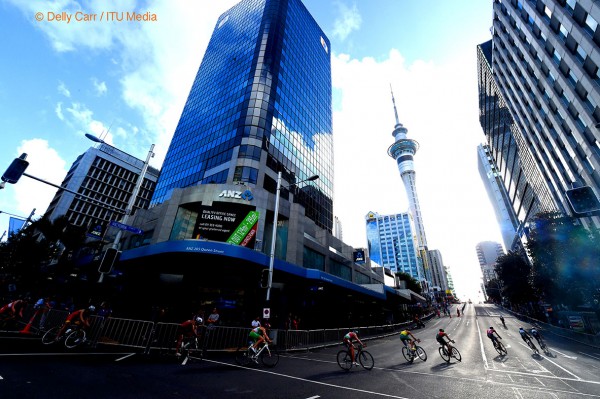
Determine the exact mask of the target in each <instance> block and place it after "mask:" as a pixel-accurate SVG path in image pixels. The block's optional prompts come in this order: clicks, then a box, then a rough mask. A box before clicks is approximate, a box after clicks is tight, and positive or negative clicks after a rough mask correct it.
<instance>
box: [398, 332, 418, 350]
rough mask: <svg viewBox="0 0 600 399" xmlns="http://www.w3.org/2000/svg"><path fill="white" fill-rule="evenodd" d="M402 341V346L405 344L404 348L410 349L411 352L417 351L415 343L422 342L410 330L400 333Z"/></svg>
mask: <svg viewBox="0 0 600 399" xmlns="http://www.w3.org/2000/svg"><path fill="white" fill-rule="evenodd" d="M411 338H412V339H411ZM400 341H402V344H404V346H406V347H408V348H410V349H411V350H414V349H415V342H421V340H420V339H418V338H416V337H415V336H414V335H413V334H412V333H411V332H410V331H408V330H403V331H401V332H400ZM407 341H408V342H407ZM409 344H410V346H409Z"/></svg>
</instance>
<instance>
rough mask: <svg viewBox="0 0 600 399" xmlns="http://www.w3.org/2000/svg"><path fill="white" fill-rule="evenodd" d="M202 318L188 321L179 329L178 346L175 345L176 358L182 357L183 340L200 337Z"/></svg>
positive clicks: (197, 317) (198, 317)
mask: <svg viewBox="0 0 600 399" xmlns="http://www.w3.org/2000/svg"><path fill="white" fill-rule="evenodd" d="M203 322H204V320H202V317H200V316H196V317H192V319H191V320H186V321H184V322H183V323H181V324H180V325H179V327H177V345H175V356H181V344H182V342H183V338H191V337H194V336H196V337H198V336H200V326H202V323H203Z"/></svg>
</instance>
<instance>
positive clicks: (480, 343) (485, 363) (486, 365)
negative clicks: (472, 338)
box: [475, 323, 489, 369]
mask: <svg viewBox="0 0 600 399" xmlns="http://www.w3.org/2000/svg"><path fill="white" fill-rule="evenodd" d="M475 324H476V326H477V334H479V346H480V347H481V357H482V358H483V364H484V365H485V368H486V369H487V368H488V367H489V365H488V361H487V358H486V357H485V351H484V350H483V341H482V340H481V330H480V329H479V323H475Z"/></svg>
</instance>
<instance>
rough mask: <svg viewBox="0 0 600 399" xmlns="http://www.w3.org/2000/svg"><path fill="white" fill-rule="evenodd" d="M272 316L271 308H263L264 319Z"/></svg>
mask: <svg viewBox="0 0 600 399" xmlns="http://www.w3.org/2000/svg"><path fill="white" fill-rule="evenodd" d="M269 318H271V308H263V319H269Z"/></svg>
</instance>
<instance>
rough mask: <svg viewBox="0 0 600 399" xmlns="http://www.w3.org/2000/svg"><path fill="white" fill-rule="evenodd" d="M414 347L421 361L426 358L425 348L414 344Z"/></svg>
mask: <svg viewBox="0 0 600 399" xmlns="http://www.w3.org/2000/svg"><path fill="white" fill-rule="evenodd" d="M415 348H416V350H415V352H416V353H417V356H419V359H421V360H422V361H425V360H427V353H426V352H425V349H423V348H421V347H420V346H416V347H415Z"/></svg>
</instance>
